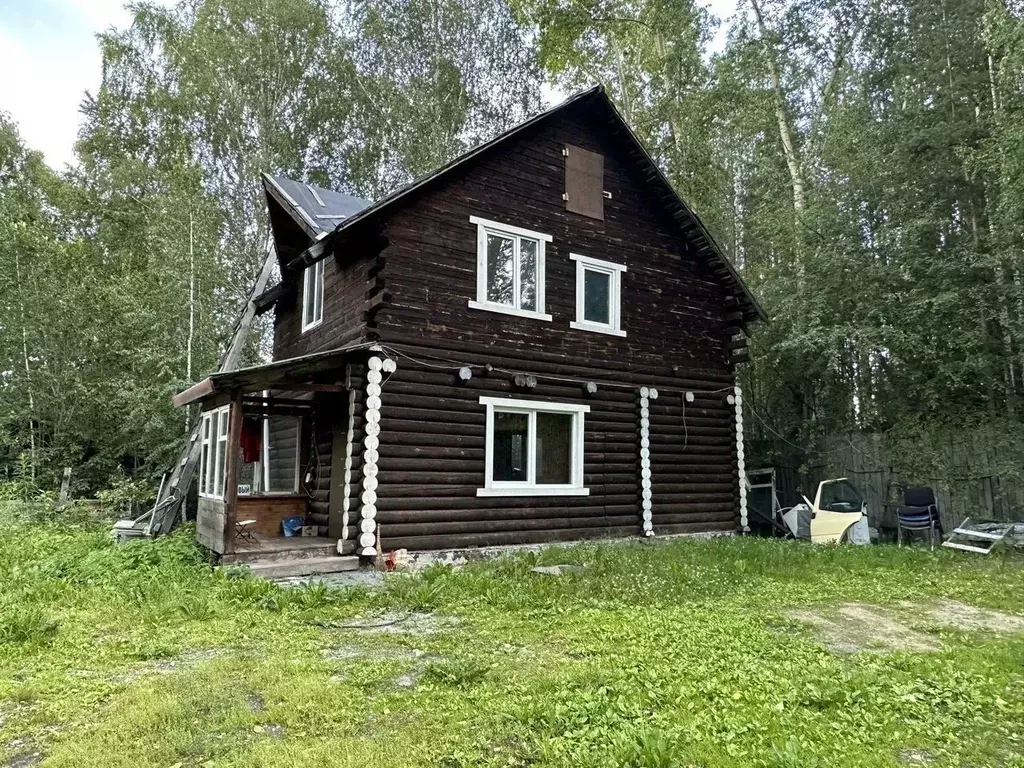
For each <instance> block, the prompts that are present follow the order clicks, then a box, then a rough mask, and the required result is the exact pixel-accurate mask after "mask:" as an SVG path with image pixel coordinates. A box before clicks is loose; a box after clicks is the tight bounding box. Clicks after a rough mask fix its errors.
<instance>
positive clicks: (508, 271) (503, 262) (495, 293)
mask: <svg viewBox="0 0 1024 768" xmlns="http://www.w3.org/2000/svg"><path fill="white" fill-rule="evenodd" d="M514 266H515V241H514V240H512V239H511V238H508V237H501V236H499V235H487V300H488V301H493V302H496V303H498V304H508V305H510V306H511V305H514V292H513V288H512V286H513V279H514V274H515V273H514Z"/></svg>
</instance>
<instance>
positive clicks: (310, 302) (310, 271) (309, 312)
mask: <svg viewBox="0 0 1024 768" xmlns="http://www.w3.org/2000/svg"><path fill="white" fill-rule="evenodd" d="M323 320H324V260H323V259H321V260H320V261H318V262H317V263H316V264H311V265H310V266H308V267H306V269H305V271H304V272H303V273H302V330H303V331H308V330H309V329H310V328H315V327H316V326H318V325H320V323H322V322H323Z"/></svg>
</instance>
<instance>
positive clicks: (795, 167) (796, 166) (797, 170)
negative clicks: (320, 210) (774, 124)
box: [750, 0, 807, 242]
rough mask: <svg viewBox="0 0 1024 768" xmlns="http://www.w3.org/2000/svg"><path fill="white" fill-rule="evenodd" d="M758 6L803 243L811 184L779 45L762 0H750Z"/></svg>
mask: <svg viewBox="0 0 1024 768" xmlns="http://www.w3.org/2000/svg"><path fill="white" fill-rule="evenodd" d="M750 5H751V7H752V8H753V9H754V16H755V17H756V19H757V29H758V32H760V34H761V41H762V42H763V43H764V46H765V50H766V53H767V54H768V55H767V60H768V76H769V77H770V79H771V82H772V92H773V94H774V97H775V119H776V120H777V121H778V124H779V138H780V139H781V140H782V151H783V154H784V155H785V157H786V166H787V167H788V168H789V177H790V181H791V183H792V185H793V211H794V213H795V214H796V221H797V241H798V242H799V240H800V236H801V234H802V233H801V232H800V231H799V228H800V227H801V226H802V224H803V217H804V213H805V212H806V210H807V185H806V184H805V182H804V173H803V169H802V167H801V165H800V158H799V155H798V154H797V148H796V140H795V136H794V131H793V127H792V125H791V124H790V120H789V113H788V111H787V109H786V96H785V94H784V93H783V92H782V72H781V70H780V69H779V61H778V59H777V57H776V56H777V47H776V46H775V45H774V44H773V43H772V42H771V40H770V37H771V35H770V33H769V31H768V28H767V26H765V23H764V16H763V15H762V13H761V6H760V5H759V4H758V0H750Z"/></svg>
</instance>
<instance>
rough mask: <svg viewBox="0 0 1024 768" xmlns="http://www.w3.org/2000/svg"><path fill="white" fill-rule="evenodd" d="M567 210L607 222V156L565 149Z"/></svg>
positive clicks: (573, 148) (580, 149)
mask: <svg viewBox="0 0 1024 768" xmlns="http://www.w3.org/2000/svg"><path fill="white" fill-rule="evenodd" d="M565 210H567V211H569V212H571V213H578V214H581V215H583V216H589V217H590V218H592V219H601V220H604V155H599V154H597V152H590V151H588V150H586V149H583V148H582V147H574V146H573V145H572V144H567V145H566V146H565Z"/></svg>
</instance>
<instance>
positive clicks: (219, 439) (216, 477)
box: [199, 405, 301, 501]
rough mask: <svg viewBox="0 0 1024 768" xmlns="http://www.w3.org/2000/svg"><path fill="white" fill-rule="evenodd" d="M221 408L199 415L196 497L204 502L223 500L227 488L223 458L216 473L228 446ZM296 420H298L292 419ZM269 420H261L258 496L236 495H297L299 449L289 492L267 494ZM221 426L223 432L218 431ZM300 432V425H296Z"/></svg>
mask: <svg viewBox="0 0 1024 768" xmlns="http://www.w3.org/2000/svg"><path fill="white" fill-rule="evenodd" d="M229 407H230V406H227V405H224V406H221V407H220V408H214V409H212V410H209V411H204V412H203V414H202V420H203V421H202V425H201V427H200V433H199V434H200V438H201V439H202V446H201V447H202V451H201V453H200V459H201V460H200V467H199V495H200V496H202V497H203V498H204V499H216V500H218V501H223V500H224V491H225V490H226V489H227V478H226V475H227V466H228V463H227V456H225V457H224V470H223V473H222V472H221V471H220V457H221V453H223V452H225V451H227V446H228V424H229V422H230V419H229V416H228V408H229ZM293 418H294V419H295V420H296V421H299V417H298V416H295V417H293ZM269 425H270V420H269V419H268V418H266V417H264V418H263V445H262V446H261V447H260V467H259V468H258V471H260V472H261V473H262V476H263V490H262V491H260V492H259V493H239V494H238V495H239V496H294V495H295V494H297V493H298V492H299V450H298V447H296V450H295V475H294V478H295V479H294V482H293V484H292V490H290V491H268V490H266V489H267V488H268V487H269V486H270V444H269V437H270V426H269ZM222 427H223V429H222ZM300 429H301V425H300Z"/></svg>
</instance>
